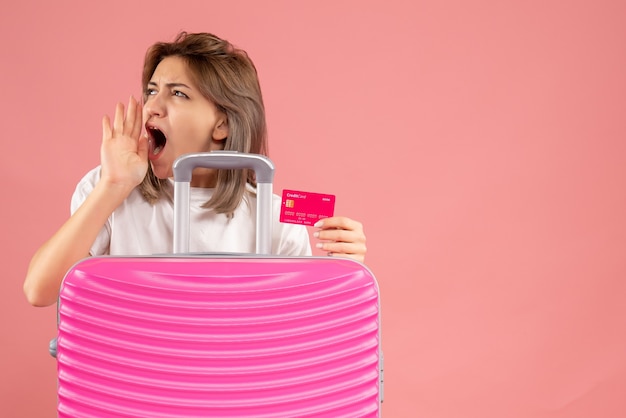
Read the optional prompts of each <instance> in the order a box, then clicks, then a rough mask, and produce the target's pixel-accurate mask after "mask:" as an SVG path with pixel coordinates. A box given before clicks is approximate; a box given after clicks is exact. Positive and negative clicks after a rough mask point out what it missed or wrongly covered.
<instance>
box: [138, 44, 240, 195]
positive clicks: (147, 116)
mask: <svg viewBox="0 0 626 418" xmlns="http://www.w3.org/2000/svg"><path fill="white" fill-rule="evenodd" d="M192 80H193V78H192V77H191V73H190V71H189V69H188V67H187V64H186V63H185V61H184V60H183V59H182V58H181V57H177V56H171V57H167V58H164V59H163V60H162V61H161V62H160V63H159V65H158V66H157V67H156V69H155V70H154V74H152V78H151V79H150V81H149V83H148V86H147V89H146V99H145V103H144V107H143V119H144V124H145V128H146V132H147V134H148V140H149V143H150V149H149V153H148V158H149V159H150V162H151V164H152V170H153V172H154V174H155V175H156V176H157V177H158V178H161V179H164V178H168V177H172V176H173V173H172V164H173V163H174V160H175V159H176V158H178V157H179V156H181V155H182V154H186V153H191V152H204V151H213V150H218V149H223V142H224V140H225V139H226V137H227V136H228V124H227V119H226V115H225V114H224V113H223V112H221V111H219V110H218V109H217V107H216V106H215V105H214V104H213V103H212V102H211V101H210V100H208V99H207V98H205V97H204V96H203V95H202V93H201V92H200V90H199V89H198V87H197V86H196V84H195V83H194V82H193V81H192ZM214 173H215V172H214V170H203V171H199V172H196V171H194V178H193V180H192V185H193V186H202V187H210V186H213V185H214V183H215V175H214ZM194 183H195V184H194Z"/></svg>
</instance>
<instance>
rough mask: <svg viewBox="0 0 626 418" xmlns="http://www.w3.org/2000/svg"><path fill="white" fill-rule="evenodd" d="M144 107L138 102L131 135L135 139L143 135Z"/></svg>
mask: <svg viewBox="0 0 626 418" xmlns="http://www.w3.org/2000/svg"><path fill="white" fill-rule="evenodd" d="M142 110H143V109H142V106H141V103H139V102H137V103H136V106H135V123H134V126H133V130H132V132H131V135H132V137H133V138H139V136H140V135H141V129H142V125H141V122H142V118H143V113H142Z"/></svg>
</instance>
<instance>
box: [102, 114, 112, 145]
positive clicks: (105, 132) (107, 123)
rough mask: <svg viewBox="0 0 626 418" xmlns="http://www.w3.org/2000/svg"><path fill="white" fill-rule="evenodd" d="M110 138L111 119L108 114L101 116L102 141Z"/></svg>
mask: <svg viewBox="0 0 626 418" xmlns="http://www.w3.org/2000/svg"><path fill="white" fill-rule="evenodd" d="M109 138H111V120H110V119H109V117H108V116H104V117H103V118H102V141H105V140H107V139H109Z"/></svg>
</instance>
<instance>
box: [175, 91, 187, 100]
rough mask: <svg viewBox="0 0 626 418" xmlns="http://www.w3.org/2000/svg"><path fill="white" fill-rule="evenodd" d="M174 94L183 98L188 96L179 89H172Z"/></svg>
mask: <svg viewBox="0 0 626 418" xmlns="http://www.w3.org/2000/svg"><path fill="white" fill-rule="evenodd" d="M174 96H178V97H183V98H185V99H188V98H189V96H187V95H186V94H185V93H183V92H182V91H180V90H174Z"/></svg>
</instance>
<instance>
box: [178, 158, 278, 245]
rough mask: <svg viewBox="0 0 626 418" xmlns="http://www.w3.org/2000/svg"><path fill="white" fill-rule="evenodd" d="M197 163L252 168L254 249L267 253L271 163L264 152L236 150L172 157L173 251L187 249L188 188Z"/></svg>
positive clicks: (270, 198) (208, 165)
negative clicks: (255, 217)
mask: <svg viewBox="0 0 626 418" xmlns="http://www.w3.org/2000/svg"><path fill="white" fill-rule="evenodd" d="M196 167H203V168H217V169H250V170H254V172H255V174H256V181H257V222H256V252H257V254H270V252H271V248H272V193H273V192H272V183H273V181H274V163H272V161H271V160H270V159H269V158H267V157H265V156H263V155H259V154H247V153H241V152H237V151H211V152H200V153H193V154H185V155H181V156H180V157H178V158H177V159H176V161H174V165H173V171H174V253H175V254H180V253H186V252H188V251H189V189H190V182H191V175H192V172H193V169H194V168H196Z"/></svg>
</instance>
